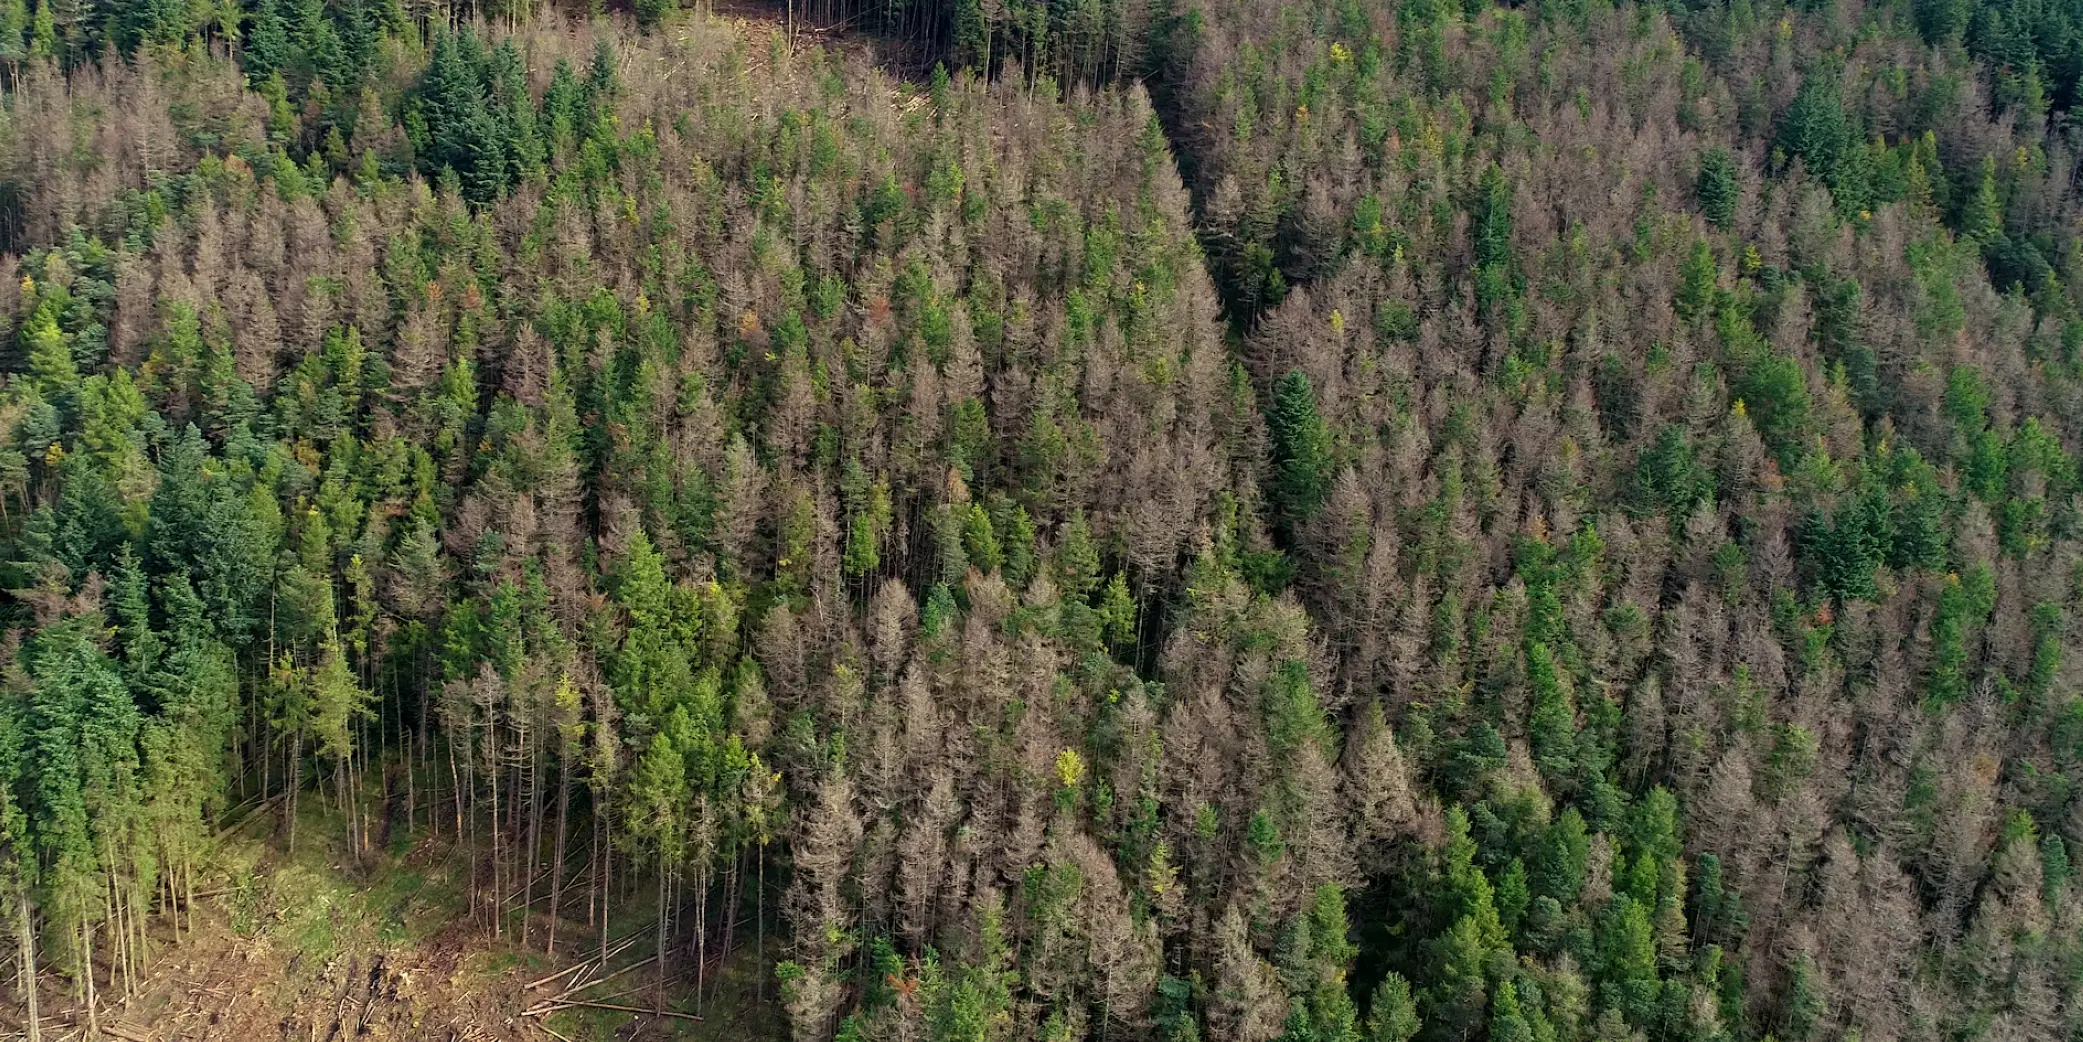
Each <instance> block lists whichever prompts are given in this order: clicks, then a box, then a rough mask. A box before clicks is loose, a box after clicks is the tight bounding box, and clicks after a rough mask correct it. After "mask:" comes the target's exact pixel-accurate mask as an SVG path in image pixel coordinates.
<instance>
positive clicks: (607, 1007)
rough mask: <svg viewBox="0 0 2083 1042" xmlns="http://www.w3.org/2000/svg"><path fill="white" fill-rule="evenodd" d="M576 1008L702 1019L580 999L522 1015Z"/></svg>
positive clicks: (671, 1012) (665, 1011) (565, 1001)
mask: <svg viewBox="0 0 2083 1042" xmlns="http://www.w3.org/2000/svg"><path fill="white" fill-rule="evenodd" d="M574 1006H576V1007H578V1008H580V1009H605V1010H612V1011H614V1012H616V1013H636V1014H641V1015H643V1016H648V1017H673V1018H676V1019H679V1020H691V1021H694V1022H696V1023H700V1022H701V1019H702V1018H700V1017H698V1016H696V1015H694V1014H692V1013H682V1012H680V1011H679V1010H676V1009H647V1008H645V1007H643V1006H623V1005H618V1004H616V1003H612V1002H585V1001H581V1000H579V999H565V1000H564V1001H562V1002H558V1003H556V1004H555V1005H553V1006H552V1007H551V1008H549V1009H543V1008H541V1007H537V1008H536V1009H531V1010H528V1011H526V1012H524V1013H522V1014H521V1015H522V1016H524V1017H547V1016H549V1015H550V1014H552V1013H555V1012H557V1011H559V1010H566V1009H571V1008H572V1007H574Z"/></svg>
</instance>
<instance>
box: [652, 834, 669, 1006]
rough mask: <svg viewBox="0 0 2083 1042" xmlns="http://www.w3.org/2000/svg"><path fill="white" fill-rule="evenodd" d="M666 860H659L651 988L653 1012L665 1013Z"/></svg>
mask: <svg viewBox="0 0 2083 1042" xmlns="http://www.w3.org/2000/svg"><path fill="white" fill-rule="evenodd" d="M665 961H666V960H665V858H663V857H661V858H659V859H658V975H657V977H656V978H655V980H656V983H654V984H653V985H652V988H651V1012H653V1013H662V1012H664V1011H665Z"/></svg>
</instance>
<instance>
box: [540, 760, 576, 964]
mask: <svg viewBox="0 0 2083 1042" xmlns="http://www.w3.org/2000/svg"><path fill="white" fill-rule="evenodd" d="M569 763H570V761H569V760H568V759H566V760H564V761H562V762H560V763H558V765H557V839H556V841H555V842H554V843H553V844H552V846H553V848H554V849H552V850H551V851H550V940H549V944H547V945H546V946H545V947H544V949H543V950H544V951H547V952H549V953H550V954H552V955H555V954H556V953H557V921H558V920H559V919H560V918H562V917H563V915H564V911H563V909H564V825H565V821H566V819H567V818H568V817H569V816H570V814H571V770H570V767H569Z"/></svg>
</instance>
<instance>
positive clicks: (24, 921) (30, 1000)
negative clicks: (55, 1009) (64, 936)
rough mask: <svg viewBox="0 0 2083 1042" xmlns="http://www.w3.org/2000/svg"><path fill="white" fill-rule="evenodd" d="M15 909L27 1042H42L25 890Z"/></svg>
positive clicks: (33, 941) (31, 926) (32, 935)
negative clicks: (19, 945) (26, 1019)
mask: <svg viewBox="0 0 2083 1042" xmlns="http://www.w3.org/2000/svg"><path fill="white" fill-rule="evenodd" d="M15 909H16V915H15V933H16V935H17V936H18V937H19V939H20V941H21V947H22V951H21V956H22V1001H23V1004H24V1005H26V1006H27V1007H28V1014H29V1042H43V1025H42V1023H41V1021H40V1019H39V1018H38V1017H37V1015H36V924H35V923H34V922H32V921H31V913H30V911H29V891H28V890H27V889H24V890H23V891H22V893H21V895H20V900H19V901H18V902H17V903H16V905H15Z"/></svg>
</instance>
